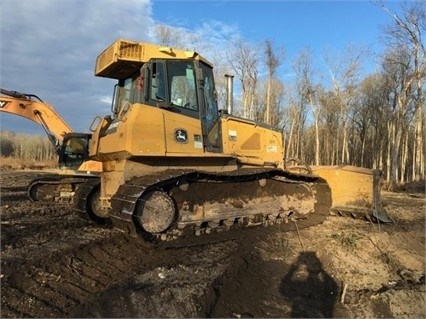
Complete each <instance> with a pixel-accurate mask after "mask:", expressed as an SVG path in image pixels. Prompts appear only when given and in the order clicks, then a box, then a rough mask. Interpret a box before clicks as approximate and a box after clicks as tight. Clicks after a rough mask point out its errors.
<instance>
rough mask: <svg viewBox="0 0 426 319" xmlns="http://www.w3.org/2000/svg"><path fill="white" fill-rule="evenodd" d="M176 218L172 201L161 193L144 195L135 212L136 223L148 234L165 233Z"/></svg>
mask: <svg viewBox="0 0 426 319" xmlns="http://www.w3.org/2000/svg"><path fill="white" fill-rule="evenodd" d="M176 217H177V216H176V206H175V203H174V201H173V199H172V198H171V197H170V196H169V195H168V194H167V193H165V192H162V191H153V192H150V193H149V194H147V195H145V196H144V197H143V198H142V199H141V200H140V201H139V204H138V206H137V208H136V211H135V218H136V221H137V223H138V224H139V226H140V227H142V229H143V230H144V231H145V232H147V233H150V234H159V233H161V232H164V231H166V230H167V229H169V228H170V227H171V226H172V225H173V223H174V222H175V220H176Z"/></svg>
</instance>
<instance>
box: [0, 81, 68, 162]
mask: <svg viewBox="0 0 426 319" xmlns="http://www.w3.org/2000/svg"><path fill="white" fill-rule="evenodd" d="M0 94H1V95H0V111H1V112H5V113H10V114H14V115H19V116H22V117H24V118H27V119H29V120H31V121H33V122H35V123H37V124H39V125H41V126H42V127H43V129H44V130H45V132H46V134H47V136H48V138H49V140H50V141H51V142H52V144H53V146H54V147H55V150H56V152H57V153H58V154H59V151H60V147H61V144H62V142H63V140H64V137H65V135H66V134H68V133H71V132H72V131H73V130H72V129H71V127H70V126H69V125H68V124H67V123H66V122H65V121H64V120H63V119H62V118H61V117H60V116H59V114H58V113H57V112H56V111H55V109H54V108H53V107H52V106H51V105H50V104H48V103H46V102H44V101H43V100H41V99H40V98H39V97H38V96H37V95H34V94H26V93H20V92H16V91H9V90H6V89H2V88H0Z"/></svg>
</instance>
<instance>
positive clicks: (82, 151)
mask: <svg viewBox="0 0 426 319" xmlns="http://www.w3.org/2000/svg"><path fill="white" fill-rule="evenodd" d="M91 136H92V135H91V134H87V133H69V134H66V135H65V136H64V140H63V143H62V146H61V148H60V150H59V161H58V163H59V167H60V168H68V169H78V168H79V167H80V166H81V165H82V164H83V163H84V162H85V161H86V160H87V157H88V154H89V153H88V145H89V140H90V138H91Z"/></svg>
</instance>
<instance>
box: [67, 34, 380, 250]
mask: <svg viewBox="0 0 426 319" xmlns="http://www.w3.org/2000/svg"><path fill="white" fill-rule="evenodd" d="M95 76H98V77H106V78H111V79H115V80H116V81H117V82H116V85H115V86H114V92H113V99H112V100H113V102H112V108H111V114H109V115H107V116H103V117H101V116H97V117H95V119H94V120H93V123H92V125H91V132H92V135H91V138H90V140H89V145H88V159H89V160H93V161H97V162H101V163H102V167H103V168H102V171H101V172H100V174H99V176H100V178H98V179H91V180H87V181H85V182H84V183H81V184H79V186H78V187H77V189H76V192H75V198H74V201H73V203H74V204H73V205H74V207H75V209H76V210H77V211H78V212H80V213H81V214H83V215H84V216H86V217H89V218H90V219H91V220H93V221H95V222H98V223H105V222H111V223H112V225H113V226H114V227H115V228H117V229H120V230H122V231H123V232H125V233H127V234H129V235H131V236H136V237H142V238H144V239H146V240H147V241H151V242H163V241H173V240H176V239H179V238H183V237H186V236H194V235H196V236H197V235H198V236H201V235H208V234H211V233H214V232H218V231H223V230H230V229H234V228H240V227H250V226H258V225H265V226H267V225H273V224H281V226H280V227H283V228H284V229H288V230H295V229H298V228H303V227H307V226H311V225H316V224H319V223H322V222H323V221H324V220H325V218H327V216H328V215H329V214H330V211H332V210H333V209H336V210H338V211H344V209H346V208H348V209H349V210H351V211H352V210H353V209H354V207H355V206H356V208H357V209H360V210H362V211H365V212H367V213H369V214H371V215H374V214H375V215H376V216H377V215H378V214H377V212H379V211H382V208H381V205H380V189H379V185H378V183H377V179H378V178H379V174H377V173H376V172H375V171H373V170H368V169H363V168H356V167H317V168H314V170H313V171H299V169H300V167H299V168H298V167H286V164H285V160H284V158H285V154H284V142H283V136H282V133H281V132H280V131H278V130H276V129H274V128H273V127H271V126H268V125H266V124H263V123H257V122H254V121H251V120H248V119H244V118H240V117H237V116H234V115H232V114H230V112H228V111H226V110H224V109H219V107H218V101H217V95H216V90H215V81H214V76H213V65H212V64H211V63H210V62H209V61H208V60H207V59H205V58H204V57H203V56H201V55H200V54H198V53H197V52H194V51H188V50H180V49H176V48H172V47H167V46H159V45H155V44H151V43H144V42H137V41H133V40H127V39H118V40H116V41H115V42H114V43H112V44H111V45H109V46H108V47H107V48H106V49H105V50H104V51H102V52H101V54H100V55H99V56H98V57H97V59H96V66H95ZM349 180H352V181H353V182H351V183H348V181H349ZM358 206H360V207H358Z"/></svg>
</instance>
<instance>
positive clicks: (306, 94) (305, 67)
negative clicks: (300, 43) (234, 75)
mask: <svg viewBox="0 0 426 319" xmlns="http://www.w3.org/2000/svg"><path fill="white" fill-rule="evenodd" d="M293 69H294V71H295V74H296V83H297V84H296V85H297V90H298V95H299V97H300V112H302V113H305V112H306V107H305V104H308V105H309V107H310V109H311V112H312V116H313V119H314V126H315V149H314V154H315V155H314V157H315V161H314V163H315V165H320V127H319V126H320V123H319V116H320V112H321V107H320V104H319V94H320V92H319V91H322V89H321V88H320V87H319V85H315V84H314V83H313V81H314V74H313V72H314V71H313V57H312V51H311V50H310V49H304V50H302V51H301V52H300V54H299V55H298V57H297V58H296V60H295V61H294V62H293Z"/></svg>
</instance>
